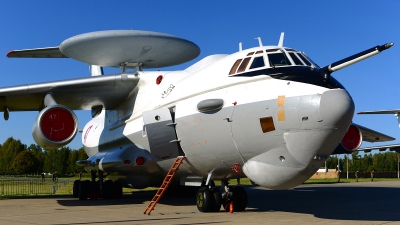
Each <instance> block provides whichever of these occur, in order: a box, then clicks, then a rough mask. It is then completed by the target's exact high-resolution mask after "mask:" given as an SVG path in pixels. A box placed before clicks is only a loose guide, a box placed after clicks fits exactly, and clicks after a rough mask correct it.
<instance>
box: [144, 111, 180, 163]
mask: <svg viewBox="0 0 400 225" xmlns="http://www.w3.org/2000/svg"><path fill="white" fill-rule="evenodd" d="M143 122H144V129H146V133H147V137H148V140H149V145H150V153H151V157H152V158H153V160H156V161H161V160H166V159H171V158H176V157H178V156H179V147H178V144H179V143H178V140H177V138H176V133H175V124H174V121H173V119H172V116H171V112H170V110H169V109H166V108H163V109H156V110H151V111H146V112H143Z"/></svg>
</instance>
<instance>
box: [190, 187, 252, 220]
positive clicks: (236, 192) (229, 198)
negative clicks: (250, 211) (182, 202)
mask: <svg viewBox="0 0 400 225" xmlns="http://www.w3.org/2000/svg"><path fill="white" fill-rule="evenodd" d="M221 186H222V190H223V192H222V193H221V191H220V189H219V188H217V187H213V186H211V187H209V186H202V187H200V189H199V190H198V191H197V194H196V205H197V209H198V210H199V211H200V212H219V211H220V209H221V205H222V206H223V208H224V209H225V211H229V206H230V204H233V211H234V212H240V211H243V210H245V209H246V207H247V193H246V190H245V189H244V188H243V187H241V186H237V187H229V186H228V180H222V181H221Z"/></svg>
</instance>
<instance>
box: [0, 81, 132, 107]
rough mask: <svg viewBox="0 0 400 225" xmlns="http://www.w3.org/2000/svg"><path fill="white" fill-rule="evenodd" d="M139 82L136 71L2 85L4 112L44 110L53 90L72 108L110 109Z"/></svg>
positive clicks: (0, 99) (1, 93) (0, 94)
mask: <svg viewBox="0 0 400 225" xmlns="http://www.w3.org/2000/svg"><path fill="white" fill-rule="evenodd" d="M138 82H139V77H137V76H136V75H135V74H116V75H104V76H94V77H87V78H78V79H68V80H61V81H54V82H45V83H37V84H28V85H19V86H12V87H5V88H0V111H38V110H41V109H43V107H44V97H45V96H46V94H49V93H51V94H52V96H53V97H54V99H55V100H56V101H57V103H58V104H62V105H65V106H67V107H69V108H70V109H72V110H81V109H85V110H90V109H92V108H93V107H97V106H100V105H101V106H103V107H104V108H106V109H109V108H111V107H113V106H115V105H117V104H119V103H121V102H122V101H124V100H125V99H126V98H127V97H128V95H129V93H130V92H131V91H132V90H133V89H134V88H135V87H136V85H137V83H138ZM111 93H112V94H111Z"/></svg>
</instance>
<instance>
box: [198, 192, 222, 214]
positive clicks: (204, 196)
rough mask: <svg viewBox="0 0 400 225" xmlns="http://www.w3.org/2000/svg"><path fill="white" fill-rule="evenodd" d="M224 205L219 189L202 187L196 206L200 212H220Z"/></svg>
mask: <svg viewBox="0 0 400 225" xmlns="http://www.w3.org/2000/svg"><path fill="white" fill-rule="evenodd" d="M221 204H222V195H221V191H220V190H219V188H217V187H212V188H209V187H201V188H200V189H199V190H198V191H197V194H196V205H197V209H198V210H199V211H200V212H219V210H220V209H221Z"/></svg>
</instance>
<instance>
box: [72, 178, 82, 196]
mask: <svg viewBox="0 0 400 225" xmlns="http://www.w3.org/2000/svg"><path fill="white" fill-rule="evenodd" d="M80 183H81V181H80V180H75V181H74V186H73V188H72V196H73V197H74V198H78V197H79V185H80Z"/></svg>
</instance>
